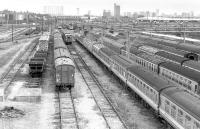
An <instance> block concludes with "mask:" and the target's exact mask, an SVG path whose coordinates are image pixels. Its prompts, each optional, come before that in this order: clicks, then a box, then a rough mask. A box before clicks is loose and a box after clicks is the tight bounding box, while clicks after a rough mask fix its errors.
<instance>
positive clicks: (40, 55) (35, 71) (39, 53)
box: [29, 33, 50, 77]
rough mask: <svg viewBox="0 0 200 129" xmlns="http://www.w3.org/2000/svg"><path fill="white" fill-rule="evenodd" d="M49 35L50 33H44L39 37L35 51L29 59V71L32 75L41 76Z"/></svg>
mask: <svg viewBox="0 0 200 129" xmlns="http://www.w3.org/2000/svg"><path fill="white" fill-rule="evenodd" d="M49 37H50V33H46V34H44V35H42V36H41V37H40V39H39V44H38V46H37V49H36V52H35V53H34V55H33V57H31V59H30V61H29V73H30V75H31V76H32V77H34V76H36V77H40V76H42V73H43V71H44V68H45V64H46V58H47V55H48V45H49Z"/></svg>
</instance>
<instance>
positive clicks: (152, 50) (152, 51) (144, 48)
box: [138, 45, 159, 55]
mask: <svg viewBox="0 0 200 129" xmlns="http://www.w3.org/2000/svg"><path fill="white" fill-rule="evenodd" d="M138 50H140V51H143V52H146V53H148V54H151V55H154V54H155V53H156V52H158V51H159V50H158V49H157V48H154V47H150V46H146V45H143V46H140V47H139V48H138Z"/></svg>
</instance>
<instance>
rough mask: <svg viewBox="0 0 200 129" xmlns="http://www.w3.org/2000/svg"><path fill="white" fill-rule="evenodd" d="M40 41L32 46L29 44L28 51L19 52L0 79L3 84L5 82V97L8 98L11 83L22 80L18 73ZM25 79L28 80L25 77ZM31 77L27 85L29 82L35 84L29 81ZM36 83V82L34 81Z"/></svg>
mask: <svg viewBox="0 0 200 129" xmlns="http://www.w3.org/2000/svg"><path fill="white" fill-rule="evenodd" d="M37 44H38V43H33V44H31V46H29V47H28V48H27V49H28V50H27V51H23V52H21V53H20V54H19V56H18V57H17V58H16V59H15V60H14V62H13V63H12V64H11V66H10V68H9V69H8V70H7V71H6V72H5V73H4V74H3V76H2V77H1V79H0V82H1V84H4V85H3V86H4V87H3V89H4V97H5V98H4V99H6V97H7V94H8V91H7V90H8V88H9V86H10V85H11V84H13V83H14V82H15V81H17V80H20V79H19V78H18V77H17V74H18V73H19V72H20V69H21V68H22V67H23V66H24V64H25V63H26V61H27V59H28V57H29V56H30V55H32V54H33V52H34V51H35V49H36V46H37ZM25 80H27V79H26V78H25ZM29 80H30V79H28V80H27V83H28V84H26V85H27V86H28V85H29V84H33V81H29ZM34 84H35V83H34Z"/></svg>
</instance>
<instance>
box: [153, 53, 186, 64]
mask: <svg viewBox="0 0 200 129" xmlns="http://www.w3.org/2000/svg"><path fill="white" fill-rule="evenodd" d="M155 55H157V56H159V57H160V58H162V59H164V60H166V61H170V62H173V63H177V64H179V65H182V64H183V63H184V62H185V61H188V60H190V59H188V58H184V57H180V56H177V55H173V54H170V53H168V52H165V51H159V52H156V53H155Z"/></svg>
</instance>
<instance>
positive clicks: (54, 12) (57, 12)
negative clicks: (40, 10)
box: [44, 6, 64, 16]
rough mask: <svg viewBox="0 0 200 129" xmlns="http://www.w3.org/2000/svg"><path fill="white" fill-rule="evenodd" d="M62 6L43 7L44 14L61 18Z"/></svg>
mask: <svg viewBox="0 0 200 129" xmlns="http://www.w3.org/2000/svg"><path fill="white" fill-rule="evenodd" d="M63 11H64V8H63V6H44V14H49V15H51V16H63Z"/></svg>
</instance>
